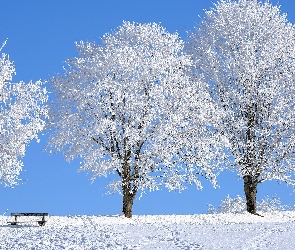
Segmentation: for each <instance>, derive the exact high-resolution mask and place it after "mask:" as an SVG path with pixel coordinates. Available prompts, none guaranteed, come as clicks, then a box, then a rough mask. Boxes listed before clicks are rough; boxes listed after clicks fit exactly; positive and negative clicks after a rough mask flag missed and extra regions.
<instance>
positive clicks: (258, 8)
mask: <svg viewBox="0 0 295 250" xmlns="http://www.w3.org/2000/svg"><path fill="white" fill-rule="evenodd" d="M205 14H206V15H205V18H203V19H202V20H201V24H200V26H199V27H197V28H196V32H195V33H193V34H191V35H190V38H189V43H188V47H187V51H188V53H189V54H191V55H192V57H193V59H194V64H195V66H196V69H197V71H198V72H199V73H201V74H202V75H203V76H204V77H205V78H206V79H207V82H208V83H209V84H210V91H211V96H212V98H213V99H214V100H215V101H216V103H217V104H218V105H219V107H220V108H222V109H223V110H224V112H225V113H226V115H225V117H224V118H223V120H222V123H221V124H220V126H219V127H218V128H217V130H218V131H219V133H221V134H223V135H225V136H227V138H228V140H229V144H230V147H229V149H230V151H231V153H232V155H233V156H234V158H235V167H237V169H238V172H239V174H240V175H241V176H243V178H244V190H245V195H246V200H247V211H248V212H250V213H254V214H255V213H256V192H257V185H258V184H259V183H262V182H264V181H266V180H278V181H283V182H286V183H287V184H290V185H292V186H295V181H294V178H293V177H294V166H295V162H294V157H295V150H294V144H295V133H294V132H295V127H294V122H295V81H294V80H295V79H294V76H295V37H294V35H295V28H294V26H293V25H292V24H291V23H289V22H288V21H287V19H286V15H282V14H280V9H279V7H278V6H272V5H271V4H270V2H269V1H266V2H264V3H262V2H260V1H258V0H238V1H233V0H226V1H225V0H222V1H220V2H218V3H217V4H215V7H214V8H212V9H211V10H209V11H206V12H205Z"/></svg>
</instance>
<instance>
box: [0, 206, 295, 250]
mask: <svg viewBox="0 0 295 250" xmlns="http://www.w3.org/2000/svg"><path fill="white" fill-rule="evenodd" d="M21 219H22V218H20V220H21ZM24 220H26V218H24ZM7 221H11V218H10V217H9V216H0V237H1V241H0V249H36V250H37V249H42V250H46V249H68V250H70V249H72V250H74V249H165V250H166V249H295V240H294V235H295V223H294V222H295V212H293V211H292V212H290V211H285V212H277V213H265V214H264V217H259V216H256V215H250V214H247V213H244V214H200V215H144V216H133V218H132V219H127V218H125V217H123V216H119V215H114V216H50V217H49V218H48V222H47V223H46V225H45V226H44V227H40V226H38V225H37V223H36V222H27V223H23V224H21V225H18V226H11V225H8V224H7Z"/></svg>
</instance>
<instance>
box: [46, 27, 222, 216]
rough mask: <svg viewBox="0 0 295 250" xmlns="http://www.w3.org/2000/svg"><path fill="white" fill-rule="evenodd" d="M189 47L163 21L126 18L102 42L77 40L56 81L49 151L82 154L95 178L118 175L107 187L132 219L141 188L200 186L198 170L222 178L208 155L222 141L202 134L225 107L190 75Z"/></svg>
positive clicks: (72, 155)
mask: <svg viewBox="0 0 295 250" xmlns="http://www.w3.org/2000/svg"><path fill="white" fill-rule="evenodd" d="M183 46H184V44H183V41H181V40H180V39H179V36H178V34H177V33H174V34H170V33H169V32H167V31H166V30H165V29H164V28H163V27H161V26H160V25H158V24H155V23H153V24H135V23H130V22H123V25H122V26H120V27H119V28H118V29H117V30H116V31H114V32H113V33H111V34H106V35H105V36H104V37H103V38H102V44H101V45H99V44H95V43H89V42H87V43H83V42H80V43H78V44H77V45H76V47H77V50H78V52H79V54H80V57H77V58H73V59H70V60H68V62H67V64H68V68H67V70H66V73H65V75H64V76H57V77H54V78H53V79H52V81H51V82H52V88H53V91H54V92H55V93H56V102H55V103H53V106H52V109H51V114H50V120H51V128H52V129H53V134H52V136H51V138H50V141H49V143H48V145H49V146H48V147H49V150H50V151H51V152H58V151H62V152H63V154H64V155H65V157H66V159H67V160H68V161H71V160H73V159H74V158H76V157H78V158H81V159H82V160H83V161H82V163H81V164H82V165H81V168H80V169H81V170H85V171H87V172H91V173H93V177H92V180H94V179H95V178H96V177H99V176H107V175H109V174H116V175H117V177H118V178H117V177H114V179H113V181H112V182H111V183H110V185H109V186H110V188H111V191H113V192H119V193H121V194H122V195H123V213H124V214H125V216H126V217H131V216H132V206H133V201H134V198H135V196H136V194H137V193H138V191H141V192H145V190H150V191H152V190H157V189H158V188H159V186H160V185H163V184H164V185H165V186H166V187H167V188H169V189H170V190H173V189H179V190H181V189H183V188H184V185H183V183H184V182H189V183H195V184H196V185H197V187H199V188H201V187H202V185H201V182H200V181H199V179H198V175H199V174H202V175H203V176H205V177H206V178H208V179H210V180H211V181H212V182H213V184H214V185H215V184H216V180H215V177H216V176H215V172H214V169H213V167H212V164H209V163H210V162H209V161H210V160H211V161H214V155H215V152H214V150H215V151H218V147H217V146H216V145H215V144H214V143H211V145H210V142H211V141H212V140H213V139H212V138H213V136H214V135H212V136H211V137H209V136H204V135H203V134H202V133H205V131H206V129H207V128H206V127H205V125H207V124H210V120H211V121H212V122H211V123H213V122H214V121H215V120H216V117H217V116H216V113H217V114H219V112H217V111H216V110H215V106H214V105H213V103H212V101H211V99H210V96H209V93H208V91H207V90H206V85H205V84H204V83H203V82H202V81H201V80H200V79H198V80H195V81H194V82H190V79H189V77H188V76H187V75H186V74H185V73H186V70H187V69H188V68H189V67H190V66H191V60H190V59H189V57H188V56H186V55H183V54H182V49H183ZM213 117H214V119H213ZM213 149H214V150H213ZM211 163H212V162H211Z"/></svg>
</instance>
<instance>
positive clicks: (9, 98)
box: [0, 45, 47, 186]
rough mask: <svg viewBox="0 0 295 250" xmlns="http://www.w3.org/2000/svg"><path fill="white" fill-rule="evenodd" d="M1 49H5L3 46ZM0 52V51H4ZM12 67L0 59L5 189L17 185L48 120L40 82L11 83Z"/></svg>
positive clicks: (0, 174) (0, 169)
mask: <svg viewBox="0 0 295 250" xmlns="http://www.w3.org/2000/svg"><path fill="white" fill-rule="evenodd" d="M3 46H4V45H3ZM3 46H2V48H1V49H0V51H1V50H2V49H3ZM14 74H15V67H14V65H13V63H12V62H11V61H10V59H9V57H8V55H6V54H5V53H2V57H1V58H0V182H1V184H3V185H5V186H13V185H15V184H17V183H18V180H19V178H18V177H19V174H20V172H21V170H22V167H23V162H22V161H21V158H23V157H24V155H25V149H26V146H27V145H28V144H29V143H30V141H31V140H33V139H37V140H38V132H40V131H41V130H42V129H43V128H44V126H45V121H44V118H46V116H47V108H46V106H45V105H44V103H45V102H46V101H47V93H46V89H45V88H42V87H41V85H42V83H41V82H40V81H38V82H36V83H33V82H29V83H28V84H25V83H24V82H19V83H12V82H11V80H12V76H13V75H14Z"/></svg>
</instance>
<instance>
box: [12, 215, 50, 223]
mask: <svg viewBox="0 0 295 250" xmlns="http://www.w3.org/2000/svg"><path fill="white" fill-rule="evenodd" d="M11 216H14V221H8V222H7V223H9V224H10V225H17V224H20V223H26V222H21V221H18V220H17V218H18V217H20V216H42V219H41V220H38V221H37V222H38V224H39V226H44V225H45V222H46V220H45V216H48V213H11Z"/></svg>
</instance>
